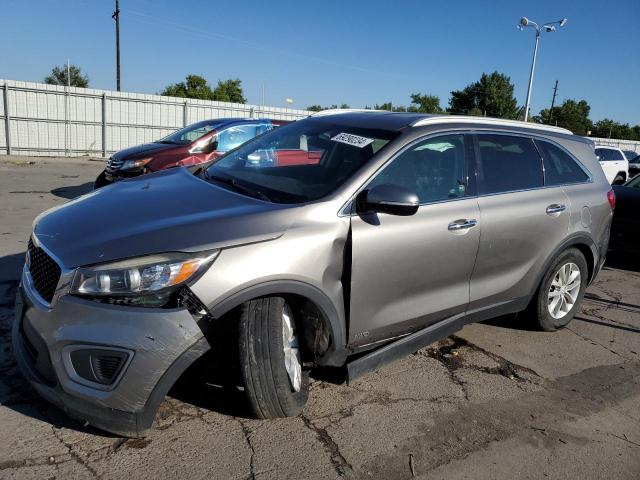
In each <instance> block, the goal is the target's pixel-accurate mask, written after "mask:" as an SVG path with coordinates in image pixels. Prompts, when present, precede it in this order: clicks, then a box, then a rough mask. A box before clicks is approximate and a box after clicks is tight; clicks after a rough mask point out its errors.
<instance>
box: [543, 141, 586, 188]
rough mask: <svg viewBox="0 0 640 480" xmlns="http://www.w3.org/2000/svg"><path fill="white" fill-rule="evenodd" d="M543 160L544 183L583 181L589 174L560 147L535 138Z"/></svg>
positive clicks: (560, 183) (556, 183)
mask: <svg viewBox="0 0 640 480" xmlns="http://www.w3.org/2000/svg"><path fill="white" fill-rule="evenodd" d="M535 142H536V145H538V148H539V149H540V152H541V153H542V159H543V161H544V184H545V185H562V184H565V183H577V182H584V181H586V180H588V179H589V176H588V175H587V174H586V173H585V172H584V170H583V169H582V168H580V165H578V163H577V162H576V161H575V160H574V159H573V158H571V156H570V155H569V154H568V153H566V152H565V151H564V150H562V149H561V148H560V147H557V146H555V145H554V144H552V143H549V142H545V141H542V140H536V141H535Z"/></svg>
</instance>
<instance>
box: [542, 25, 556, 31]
mask: <svg viewBox="0 0 640 480" xmlns="http://www.w3.org/2000/svg"><path fill="white" fill-rule="evenodd" d="M542 28H544V30H545V32H555V31H556V27H555V26H554V25H543V26H542Z"/></svg>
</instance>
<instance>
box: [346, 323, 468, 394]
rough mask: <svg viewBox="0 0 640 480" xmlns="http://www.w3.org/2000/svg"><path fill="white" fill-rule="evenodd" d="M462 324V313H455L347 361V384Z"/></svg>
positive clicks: (450, 332)
mask: <svg viewBox="0 0 640 480" xmlns="http://www.w3.org/2000/svg"><path fill="white" fill-rule="evenodd" d="M464 324H465V321H464V314H460V315H456V316H454V317H451V318H448V319H446V320H443V321H441V322H438V323H436V324H434V325H430V326H428V327H427V328H423V329H422V330H419V331H417V332H415V333H412V334H411V335H408V336H406V337H402V338H401V339H399V340H396V341H394V342H391V343H388V344H387V345H385V346H384V347H380V348H378V349H376V350H373V351H372V352H369V353H367V354H365V355H363V356H361V357H358V358H356V359H355V360H352V361H350V362H348V363H347V366H346V374H347V384H349V383H351V382H353V381H354V380H355V379H356V378H358V377H360V376H361V375H364V374H365V373H368V372H372V371H374V370H377V369H378V368H380V367H382V366H383V365H385V364H387V363H390V362H393V361H395V360H398V359H400V358H402V357H406V356H407V355H409V354H411V353H414V352H417V351H418V350H420V349H421V348H423V347H426V346H427V345H429V344H431V343H433V342H435V341H436V340H439V339H441V338H444V337H448V336H449V335H451V334H453V333H455V332H457V331H458V330H461V329H462V327H464Z"/></svg>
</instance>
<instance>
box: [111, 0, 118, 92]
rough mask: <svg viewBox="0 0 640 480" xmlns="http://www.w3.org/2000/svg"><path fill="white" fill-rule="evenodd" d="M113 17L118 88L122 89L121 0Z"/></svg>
mask: <svg viewBox="0 0 640 480" xmlns="http://www.w3.org/2000/svg"><path fill="white" fill-rule="evenodd" d="M111 18H113V19H114V20H115V21H116V90H118V91H120V0H116V11H115V12H113V15H111Z"/></svg>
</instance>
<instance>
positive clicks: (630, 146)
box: [589, 137, 640, 154]
mask: <svg viewBox="0 0 640 480" xmlns="http://www.w3.org/2000/svg"><path fill="white" fill-rule="evenodd" d="M589 138H590V139H591V140H593V141H594V142H595V144H596V145H609V146H610V147H616V148H619V149H620V150H633V151H634V152H637V153H638V154H640V142H636V141H634V140H618V139H617V138H597V137H589Z"/></svg>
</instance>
